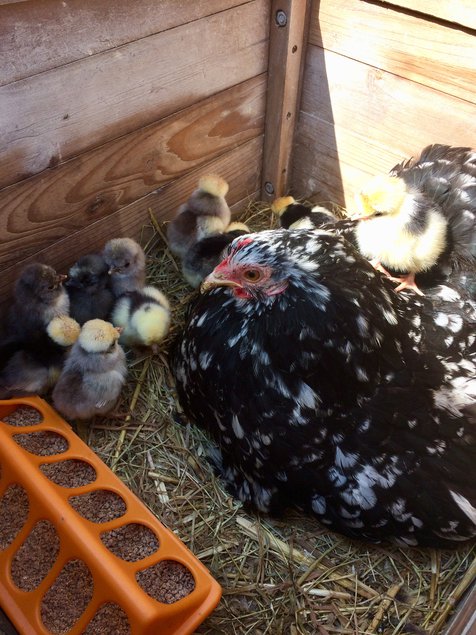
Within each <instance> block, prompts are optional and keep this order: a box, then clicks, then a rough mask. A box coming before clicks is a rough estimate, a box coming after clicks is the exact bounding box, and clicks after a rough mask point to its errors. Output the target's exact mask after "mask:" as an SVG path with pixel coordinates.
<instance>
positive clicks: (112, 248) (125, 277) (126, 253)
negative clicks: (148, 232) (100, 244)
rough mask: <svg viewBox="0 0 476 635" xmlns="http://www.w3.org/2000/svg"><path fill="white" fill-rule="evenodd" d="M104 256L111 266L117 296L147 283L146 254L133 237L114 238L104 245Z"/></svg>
mask: <svg viewBox="0 0 476 635" xmlns="http://www.w3.org/2000/svg"><path fill="white" fill-rule="evenodd" d="M102 255H103V258H104V260H105V261H106V263H107V265H108V267H109V274H110V276H111V287H112V292H113V294H114V297H115V298H118V297H120V296H121V295H123V294H124V293H128V292H129V291H136V290H139V289H142V287H143V286H144V284H145V254H144V251H143V249H142V247H141V246H140V245H139V243H137V242H136V241H135V240H133V239H132V238H113V239H112V240H109V241H108V242H107V243H106V245H105V246H104V251H103V254H102Z"/></svg>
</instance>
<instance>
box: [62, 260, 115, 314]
mask: <svg viewBox="0 0 476 635" xmlns="http://www.w3.org/2000/svg"><path fill="white" fill-rule="evenodd" d="M109 282H110V278H109V267H108V265H107V263H106V261H105V260H104V258H103V257H102V256H101V255H100V254H88V255H86V256H82V257H81V258H80V259H79V260H78V261H77V262H76V263H75V264H74V265H73V266H72V267H71V269H70V270H69V273H68V280H67V281H66V283H65V287H66V291H67V292H68V295H69V302H70V308H69V314H70V316H71V317H73V318H74V319H75V320H76V321H77V322H78V323H79V324H81V325H82V324H84V323H85V322H87V321H88V320H93V319H94V318H98V319H100V320H106V319H107V318H108V317H109V314H110V312H111V309H112V305H113V303H114V295H113V293H112V291H111V289H110V285H109Z"/></svg>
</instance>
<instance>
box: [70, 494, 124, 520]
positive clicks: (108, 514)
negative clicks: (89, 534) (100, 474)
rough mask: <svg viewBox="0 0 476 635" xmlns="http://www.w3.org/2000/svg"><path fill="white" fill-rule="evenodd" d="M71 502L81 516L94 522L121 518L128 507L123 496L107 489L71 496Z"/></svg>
mask: <svg viewBox="0 0 476 635" xmlns="http://www.w3.org/2000/svg"><path fill="white" fill-rule="evenodd" d="M69 504H70V505H71V507H72V508H73V509H75V510H76V511H77V512H78V514H79V515H80V516H82V517H83V518H86V520H90V521H91V522H93V523H105V522H107V521H108V520H114V519H115V518H120V517H121V516H123V515H124V514H125V513H126V509H127V508H126V503H125V502H124V500H123V499H122V498H121V496H119V494H116V493H115V492H111V491H110V490H107V489H98V490H95V491H94V492H88V493H87V494H79V495H78V496H71V498H70V499H69Z"/></svg>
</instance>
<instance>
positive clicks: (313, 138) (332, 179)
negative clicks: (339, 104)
mask: <svg viewBox="0 0 476 635" xmlns="http://www.w3.org/2000/svg"><path fill="white" fill-rule="evenodd" d="M401 158H402V157H401V156H400V155H399V154H397V153H396V152H393V151H392V149H391V148H389V147H387V146H381V145H379V144H378V142H376V141H375V140H373V139H370V138H368V137H367V136H364V137H362V136H360V135H356V134H354V133H353V132H352V131H351V130H349V128H340V127H337V126H334V125H333V124H331V123H328V122H327V121H323V120H322V119H319V118H317V117H313V116H312V115H309V114H307V113H301V116H300V119H299V123H298V127H297V131H296V143H295V145H294V153H293V167H292V181H291V183H292V187H291V189H290V192H291V193H292V194H293V195H295V196H296V197H306V198H312V199H313V200H314V201H315V202H316V203H323V204H336V205H340V206H341V207H348V208H351V206H352V203H353V197H354V194H355V192H356V190H357V189H358V188H360V186H361V185H362V183H363V182H365V181H366V180H367V179H368V178H369V177H371V176H374V175H375V174H379V173H381V172H387V171H388V170H390V169H391V168H392V167H393V166H394V165H395V164H396V163H397V162H398V161H399V160H401Z"/></svg>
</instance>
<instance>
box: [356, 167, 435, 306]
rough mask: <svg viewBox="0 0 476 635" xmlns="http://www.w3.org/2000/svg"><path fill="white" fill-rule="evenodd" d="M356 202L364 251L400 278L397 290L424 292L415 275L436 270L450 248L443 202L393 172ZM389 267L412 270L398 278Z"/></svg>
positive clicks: (378, 179)
mask: <svg viewBox="0 0 476 635" xmlns="http://www.w3.org/2000/svg"><path fill="white" fill-rule="evenodd" d="M355 204H356V209H357V212H356V213H355V214H353V215H352V218H354V219H360V222H359V223H358V224H357V227H356V232H355V234H356V239H357V245H358V248H359V250H360V251H361V253H362V254H363V255H364V256H365V257H366V258H368V259H369V260H370V262H371V263H372V265H373V266H374V267H375V268H376V269H378V270H379V271H382V272H383V273H385V274H386V275H387V276H389V277H390V278H391V279H392V280H394V281H395V282H399V285H398V287H397V288H396V289H395V291H401V290H403V289H413V290H414V291H416V293H419V294H420V295H423V294H422V292H421V291H420V289H419V288H418V287H417V285H416V283H415V274H416V273H419V272H421V271H426V270H428V269H430V268H431V267H432V266H433V265H434V264H435V263H436V261H437V260H438V257H439V256H440V255H441V253H442V252H443V250H444V249H445V246H446V233H447V220H446V218H445V216H444V215H443V214H442V212H441V211H440V209H439V208H438V206H436V205H434V204H433V201H432V200H431V199H430V198H429V197H428V196H427V195H426V194H425V193H424V192H421V191H418V190H416V189H414V190H413V189H411V188H408V186H407V185H406V183H405V182H404V181H403V179H401V178H399V177H397V176H390V175H382V176H377V177H375V178H373V179H372V180H371V181H369V182H368V183H367V184H366V185H365V186H364V187H363V188H362V190H361V191H360V192H359V193H358V194H357V196H356V199H355ZM386 267H389V268H391V269H394V270H396V271H402V272H408V273H407V275H405V276H402V277H399V278H395V277H393V276H391V275H390V274H389V273H388V271H387V269H386Z"/></svg>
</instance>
